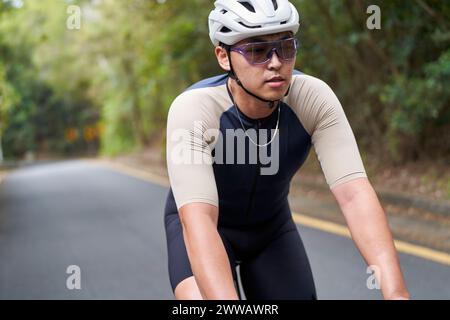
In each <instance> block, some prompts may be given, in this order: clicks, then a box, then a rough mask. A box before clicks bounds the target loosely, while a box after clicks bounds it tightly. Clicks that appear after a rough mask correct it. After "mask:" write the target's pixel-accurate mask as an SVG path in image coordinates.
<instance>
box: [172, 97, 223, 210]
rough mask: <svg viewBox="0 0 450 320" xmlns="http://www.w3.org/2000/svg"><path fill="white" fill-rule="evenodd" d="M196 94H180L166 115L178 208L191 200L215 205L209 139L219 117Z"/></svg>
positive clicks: (214, 187)
mask: <svg viewBox="0 0 450 320" xmlns="http://www.w3.org/2000/svg"><path fill="white" fill-rule="evenodd" d="M199 93H200V92H197V91H196V90H192V91H187V92H184V93H182V94H181V95H179V96H178V97H177V98H176V99H175V100H174V102H173V103H172V105H171V107H170V109H169V114H168V117H167V142H166V160H167V169H168V173H169V180H170V185H171V188H172V191H173V194H174V198H175V202H176V205H177V208H178V209H180V208H181V207H182V206H183V205H186V204H188V203H194V202H202V203H207V204H210V205H213V206H218V195H217V187H216V182H215V178H214V172H213V168H212V154H211V153H212V147H213V146H212V144H211V143H208V141H211V135H212V132H213V131H214V129H218V126H219V119H218V117H217V112H214V110H213V109H212V108H208V107H207V106H206V105H205V102H204V101H203V100H204V99H203V97H202V95H201V94H199Z"/></svg>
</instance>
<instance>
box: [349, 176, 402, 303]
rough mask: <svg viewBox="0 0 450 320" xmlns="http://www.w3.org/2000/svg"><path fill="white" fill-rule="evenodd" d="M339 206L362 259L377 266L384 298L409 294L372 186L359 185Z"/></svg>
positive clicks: (384, 218) (383, 215) (390, 235)
mask: <svg viewBox="0 0 450 320" xmlns="http://www.w3.org/2000/svg"><path fill="white" fill-rule="evenodd" d="M341 209H342V211H343V213H344V216H345V218H346V220H347V224H348V226H349V229H350V232H351V234H352V238H353V240H354V241H355V244H356V246H357V247H358V249H359V250H360V252H361V254H362V256H363V257H364V259H365V261H366V262H367V264H368V265H372V266H376V267H378V268H379V271H380V274H379V276H380V277H381V282H380V285H381V290H382V293H383V296H384V298H386V299H390V298H397V297H409V294H408V291H407V288H406V285H405V281H404V279H403V275H402V272H401V269H400V263H399V260H398V255H397V251H396V249H395V246H394V242H393V238H392V234H391V231H390V229H389V225H388V222H387V218H386V215H385V213H384V210H383V208H382V207H381V205H380V202H379V201H378V198H377V196H376V193H375V191H374V190H373V188H372V186H371V185H370V184H369V183H367V184H363V185H362V186H361V189H360V190H359V191H358V192H357V193H356V194H355V195H354V196H353V197H352V199H351V200H350V201H348V202H347V203H346V204H345V205H344V206H341Z"/></svg>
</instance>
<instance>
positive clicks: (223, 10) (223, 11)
mask: <svg viewBox="0 0 450 320" xmlns="http://www.w3.org/2000/svg"><path fill="white" fill-rule="evenodd" d="M227 12H228V11H227V10H225V9H222V10H220V13H223V14H225V13H227Z"/></svg>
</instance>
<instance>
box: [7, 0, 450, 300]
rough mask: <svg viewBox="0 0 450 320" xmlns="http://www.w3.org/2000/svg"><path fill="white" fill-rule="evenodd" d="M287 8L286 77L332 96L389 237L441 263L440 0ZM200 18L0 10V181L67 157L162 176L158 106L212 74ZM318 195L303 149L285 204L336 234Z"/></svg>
mask: <svg viewBox="0 0 450 320" xmlns="http://www.w3.org/2000/svg"><path fill="white" fill-rule="evenodd" d="M292 3H293V4H294V5H295V6H296V7H297V8H298V10H299V12H300V15H301V28H300V32H299V34H298V39H299V40H300V44H301V49H300V51H299V54H298V58H297V63H296V68H297V69H299V70H301V71H303V72H305V73H307V74H310V75H313V76H316V77H318V78H321V79H323V80H324V81H326V82H327V83H328V84H330V86H331V87H332V88H333V90H334V91H335V93H336V94H337V96H338V97H339V99H340V101H341V103H342V105H343V106H344V109H345V112H346V114H347V117H348V118H349V121H350V124H351V126H352V128H353V130H354V133H355V136H356V138H357V141H358V145H359V147H360V150H361V153H362V156H363V160H364V163H365V165H366V169H367V171H368V174H369V178H370V179H371V181H372V183H373V184H374V186H375V187H376V189H377V191H379V195H380V197H381V198H382V200H383V205H384V206H385V209H386V210H387V212H388V214H389V216H390V219H391V220H390V222H391V223H392V227H393V229H394V234H395V236H396V238H399V239H404V240H407V241H409V242H412V243H416V244H420V245H424V246H426V247H427V248H432V249H436V250H440V252H444V253H447V254H448V253H450V232H449V230H450V134H449V133H450V85H449V84H450V45H449V44H450V2H449V1H440V0H411V1H375V0H370V1H363V0H358V1H354V0H333V1H329V0H315V1H308V0H292ZM370 5H378V6H379V7H380V8H381V28H380V29H374V30H369V29H368V28H367V25H366V22H367V19H368V18H369V17H370V14H368V13H367V8H368V7H369V6H370ZM212 7H213V1H210V0H166V1H164V0H159V1H156V0H128V1H125V0H123V1H121V0H73V1H70V0H65V1H64V0H39V1H38V0H0V162H1V163H2V166H0V168H1V169H0V180H1V177H2V175H6V174H7V173H8V172H10V171H11V170H12V169H13V168H17V166H20V165H22V164H35V163H39V162H40V161H41V162H42V161H43V162H48V161H54V160H63V159H74V158H90V159H94V158H102V159H109V160H111V161H115V162H119V163H122V164H127V165H129V166H132V167H134V168H141V169H142V170H144V171H146V172H153V173H154V174H157V175H160V176H162V177H164V176H165V175H166V171H165V160H164V159H165V154H164V152H165V125H166V117H167V111H168V109H169V107H170V104H171V102H172V101H173V99H174V98H175V97H176V96H177V95H178V94H180V92H181V91H183V90H184V89H185V88H186V87H188V86H189V85H191V84H192V83H194V82H196V81H198V80H201V79H203V78H206V77H211V76H214V75H217V74H221V73H223V71H222V70H221V69H220V68H219V67H218V65H217V61H216V59H215V56H214V52H213V49H214V48H213V46H212V44H211V42H210V40H209V37H208V25H207V17H208V14H209V12H210V10H211V9H212ZM69 171H70V170H69ZM45 172H46V173H45V174H44V175H43V178H45V177H48V175H47V174H49V173H48V172H47V171H45ZM13 177H14V174H13V173H11V181H12V182H14V179H13ZM12 182H11V183H12ZM297 182H298V183H297ZM7 185H8V179H6V180H5V183H4V188H6V186H7ZM0 191H1V189H0ZM12 194H14V193H12ZM53 195H54V194H53ZM163 196H164V195H163ZM5 197H6V196H5ZM329 197H330V195H329V192H328V191H327V189H326V186H325V187H324V180H323V177H322V174H321V171H320V167H319V165H318V162H317V160H316V158H315V155H314V153H313V152H312V155H311V156H310V157H309V158H308V162H307V163H306V164H305V166H304V168H302V169H301V172H300V178H299V179H298V181H297V180H295V181H294V182H293V190H292V198H291V203H292V205H293V207H294V208H298V209H297V210H298V211H301V212H302V213H305V214H309V215H311V216H316V217H319V218H323V219H327V220H331V221H334V222H336V223H342V222H343V220H342V217H341V216H340V214H339V213H336V212H337V210H336V207H335V206H334V204H333V202H332V200H330V198H329ZM5 199H6V198H3V200H4V201H7V199H6V200H5ZM155 201H156V200H155ZM159 201H161V199H159ZM4 203H6V202H4ZM7 211H8V210H7V209H6V207H2V211H0V214H1V215H0V220H1V218H2V216H4V215H6V212H7ZM161 212H162V211H161ZM161 212H157V213H155V214H160V215H161V214H162V213H161ZM0 225H1V221H0ZM0 252H1V251H0ZM0 261H1V257H0ZM1 263H2V262H0V264H1ZM446 275H447V276H448V273H446ZM448 279H449V278H447V280H448ZM18 296H19V297H21V296H20V295H18ZM4 297H9V296H8V294H7V293H5V292H4ZM449 297H450V293H449V294H448V296H447V298H449Z"/></svg>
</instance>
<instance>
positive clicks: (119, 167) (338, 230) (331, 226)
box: [88, 159, 450, 266]
mask: <svg viewBox="0 0 450 320" xmlns="http://www.w3.org/2000/svg"><path fill="white" fill-rule="evenodd" d="M88 161H89V162H92V163H94V164H95V163H97V164H100V165H104V166H107V167H109V168H111V169H113V170H116V171H118V172H121V173H124V174H127V175H130V176H133V177H135V178H138V179H142V180H145V181H150V182H152V183H156V184H159V185H161V186H164V187H169V180H168V179H167V178H166V177H163V176H160V175H156V174H153V173H150V172H147V171H144V170H141V169H136V168H132V167H130V166H129V165H125V164H120V163H116V162H113V161H109V160H102V159H100V160H88ZM292 217H293V219H294V221H295V222H296V223H298V224H301V225H304V226H306V227H310V228H313V229H318V230H321V231H325V232H328V233H332V234H336V235H339V236H342V237H346V238H350V239H351V235H350V231H349V230H348V228H347V227H345V226H344V225H341V224H337V223H334V222H329V221H325V220H321V219H317V218H312V217H309V216H305V215H302V214H299V213H296V212H294V213H293V214H292ZM394 243H395V247H396V248H397V250H398V251H399V252H403V253H406V254H410V255H413V256H416V257H420V258H423V259H427V260H431V261H434V262H438V263H441V264H444V265H449V266H450V255H449V254H448V253H445V252H441V251H437V250H433V249H430V248H426V247H422V246H418V245H415V244H411V243H408V242H404V241H400V240H394Z"/></svg>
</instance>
